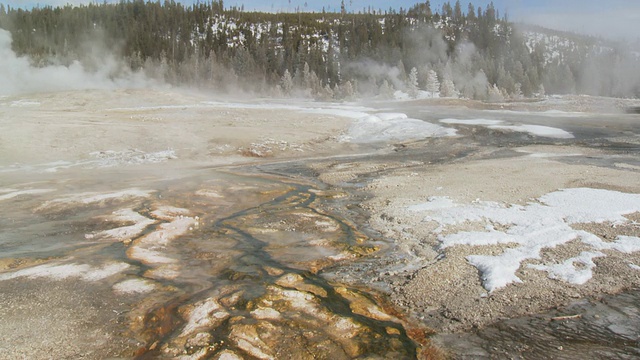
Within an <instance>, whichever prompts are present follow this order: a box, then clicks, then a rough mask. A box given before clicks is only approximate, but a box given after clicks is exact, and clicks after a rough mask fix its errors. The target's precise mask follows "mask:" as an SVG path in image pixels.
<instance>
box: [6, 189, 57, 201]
mask: <svg viewBox="0 0 640 360" xmlns="http://www.w3.org/2000/svg"><path fill="white" fill-rule="evenodd" d="M8 190H9V191H6V192H8V194H3V195H0V201H3V200H9V199H13V198H15V197H18V196H22V195H38V194H45V193H48V192H52V191H54V190H53V189H29V190H15V189H8ZM0 192H2V191H0Z"/></svg>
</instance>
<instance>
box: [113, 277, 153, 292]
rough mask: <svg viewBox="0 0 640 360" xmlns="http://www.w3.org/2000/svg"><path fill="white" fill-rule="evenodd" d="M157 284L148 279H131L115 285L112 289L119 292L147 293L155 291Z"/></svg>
mask: <svg viewBox="0 0 640 360" xmlns="http://www.w3.org/2000/svg"><path fill="white" fill-rule="evenodd" d="M155 288H156V286H155V285H154V284H153V283H152V282H151V281H149V280H146V279H129V280H125V281H122V282H119V283H117V284H115V285H113V287H112V289H113V291H115V292H116V293H117V294H146V293H148V292H151V291H153V290H154V289H155Z"/></svg>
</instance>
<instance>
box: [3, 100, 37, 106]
mask: <svg viewBox="0 0 640 360" xmlns="http://www.w3.org/2000/svg"><path fill="white" fill-rule="evenodd" d="M9 106H11V107H27V106H40V102H38V101H33V100H27V99H20V100H15V101H12V102H11V105H9Z"/></svg>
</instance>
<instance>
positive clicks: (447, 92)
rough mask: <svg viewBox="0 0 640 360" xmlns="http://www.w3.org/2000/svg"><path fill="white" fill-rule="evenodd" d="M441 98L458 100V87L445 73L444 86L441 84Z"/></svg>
mask: <svg viewBox="0 0 640 360" xmlns="http://www.w3.org/2000/svg"><path fill="white" fill-rule="evenodd" d="M440 96H442V97H447V98H457V97H458V91H457V90H456V86H455V84H454V83H453V80H451V78H450V77H448V76H447V74H446V73H445V76H444V80H443V81H442V84H440Z"/></svg>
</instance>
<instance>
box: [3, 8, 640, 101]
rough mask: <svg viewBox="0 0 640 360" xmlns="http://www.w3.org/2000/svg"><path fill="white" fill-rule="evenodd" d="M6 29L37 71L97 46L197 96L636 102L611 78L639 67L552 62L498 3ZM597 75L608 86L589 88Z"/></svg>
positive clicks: (145, 15)
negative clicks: (558, 96)
mask: <svg viewBox="0 0 640 360" xmlns="http://www.w3.org/2000/svg"><path fill="white" fill-rule="evenodd" d="M0 28H3V29H6V30H8V31H10V32H11V34H12V37H13V44H12V46H13V50H14V51H15V52H16V53H18V54H20V55H23V56H28V57H29V58H30V59H32V62H33V63H34V64H35V66H46V65H48V64H52V63H56V64H70V63H72V62H73V61H77V60H79V61H81V62H82V61H88V60H87V58H88V56H89V54H90V53H91V50H90V47H91V46H95V44H96V43H97V42H96V39H99V40H100V41H99V43H100V44H102V45H103V46H104V47H105V48H107V49H109V51H111V52H114V53H117V55H118V57H119V58H121V59H123V60H124V61H125V62H126V64H127V66H129V67H130V68H131V69H132V70H134V71H144V72H146V73H147V74H148V75H149V76H153V77H156V78H159V79H161V80H163V81H166V82H168V83H171V84H176V85H186V86H197V87H202V88H212V89H225V88H230V87H240V88H244V89H245V90H252V91H259V92H263V93H274V92H275V93H280V94H283V95H288V94H292V93H298V94H306V95H308V96H313V97H316V98H322V99H331V98H348V97H352V96H355V95H356V94H363V95H364V94H366V95H375V96H382V97H387V96H392V94H393V92H394V91H395V90H404V91H406V92H409V93H410V94H415V93H416V91H417V90H427V91H429V92H436V86H435V85H436V84H437V87H438V88H437V91H439V92H440V93H441V94H442V95H443V96H463V97H468V98H476V99H484V100H502V99H506V98H519V97H532V96H539V95H541V94H544V93H545V92H548V93H569V92H583V93H594V94H597V95H608V96H636V97H637V96H640V87H639V86H638V83H634V81H635V80H634V79H633V78H632V79H629V78H628V76H627V77H626V78H625V81H626V82H625V86H620V85H616V79H617V77H625V75H624V72H623V71H622V70H612V67H611V66H608V67H607V66H606V65H607V64H612V63H613V64H620V67H621V68H625V69H627V68H630V70H634V69H635V70H637V69H638V67H637V66H638V65H637V59H636V62H635V63H634V62H633V61H632V60H628V58H629V57H628V56H625V55H624V54H622V52H623V51H622V50H621V49H611V50H610V51H609V50H607V51H603V50H602V49H600V51H594V50H593V49H594V44H595V42H593V41H591V40H588V41H585V42H584V43H583V44H581V46H576V47H574V48H572V49H569V50H566V49H565V50H564V51H565V53H563V54H562V56H560V57H550V56H549V48H548V44H546V43H545V42H544V41H541V42H538V43H536V44H533V45H532V44H530V43H528V42H527V39H526V38H525V37H524V36H523V34H522V33H521V32H519V31H517V29H516V26H514V24H512V23H511V22H510V21H509V19H508V14H506V13H503V14H502V16H501V14H500V12H499V10H498V9H496V8H495V7H494V5H493V3H489V4H488V5H486V6H485V7H484V8H483V7H476V6H474V5H473V4H471V3H469V4H467V6H464V7H463V6H462V4H461V2H460V1H459V0H458V1H456V2H455V3H454V4H453V5H452V4H451V3H449V2H445V3H444V4H443V5H442V7H441V8H438V9H435V8H433V7H432V6H431V4H430V2H429V1H426V2H421V3H418V4H416V5H414V6H413V7H411V8H409V9H402V8H400V9H398V10H395V9H387V10H381V9H372V8H370V7H369V8H365V9H361V10H355V9H348V8H347V6H346V5H345V4H344V2H343V4H342V6H341V9H340V11H339V12H327V11H324V10H323V11H322V12H301V11H298V12H295V13H266V12H247V11H243V9H242V8H237V7H230V8H225V6H224V3H223V1H222V0H218V1H211V2H198V3H196V4H192V5H185V4H181V3H179V2H175V1H173V0H165V1H164V2H160V1H156V2H152V1H147V2H145V1H144V0H133V1H121V2H119V3H115V4H111V3H101V4H98V3H92V4H88V5H80V6H71V5H67V6H64V7H50V6H44V7H39V6H38V7H35V8H32V9H29V10H25V9H22V8H14V7H10V6H5V5H2V4H0ZM585 64H587V65H588V66H586V65H585ZM601 67H602V69H607V68H608V69H609V70H608V71H609V72H610V74H609V75H608V76H609V77H608V78H606V77H605V79H603V80H606V81H599V80H598V81H594V80H593V78H592V77H593V72H592V71H596V70H598V69H600V68H601ZM589 69H591V70H589ZM616 71H617V72H616ZM638 73H640V72H638Z"/></svg>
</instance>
